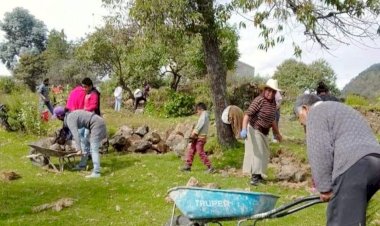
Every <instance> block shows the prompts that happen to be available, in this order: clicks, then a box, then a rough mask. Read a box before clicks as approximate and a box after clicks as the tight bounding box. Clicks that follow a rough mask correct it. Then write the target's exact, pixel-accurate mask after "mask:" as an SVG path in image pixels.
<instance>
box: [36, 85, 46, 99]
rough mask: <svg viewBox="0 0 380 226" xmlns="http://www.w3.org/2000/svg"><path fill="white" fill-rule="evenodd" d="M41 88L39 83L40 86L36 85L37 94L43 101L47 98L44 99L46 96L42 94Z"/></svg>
mask: <svg viewBox="0 0 380 226" xmlns="http://www.w3.org/2000/svg"><path fill="white" fill-rule="evenodd" d="M42 89H43V86H42V85H40V86H39V87H38V89H37V93H38V95H39V96H40V98H41V100H43V101H48V100H47V99H46V97H45V96H44V95H42Z"/></svg>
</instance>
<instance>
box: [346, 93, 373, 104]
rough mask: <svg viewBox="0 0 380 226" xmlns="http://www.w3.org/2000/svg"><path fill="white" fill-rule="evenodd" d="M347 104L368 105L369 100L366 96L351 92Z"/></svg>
mask: <svg viewBox="0 0 380 226" xmlns="http://www.w3.org/2000/svg"><path fill="white" fill-rule="evenodd" d="M346 104H347V105H350V106H368V105H369V102H368V100H367V99H366V98H365V97H362V96H359V95H354V94H350V95H348V96H347V97H346Z"/></svg>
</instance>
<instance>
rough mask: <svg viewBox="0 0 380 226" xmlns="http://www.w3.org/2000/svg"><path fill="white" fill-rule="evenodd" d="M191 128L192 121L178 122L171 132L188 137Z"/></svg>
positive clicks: (192, 126) (192, 125)
mask: <svg viewBox="0 0 380 226" xmlns="http://www.w3.org/2000/svg"><path fill="white" fill-rule="evenodd" d="M193 128H194V123H179V124H178V125H177V126H176V128H175V129H174V131H173V132H174V133H176V134H181V135H182V136H183V137H186V138H187V137H190V135H191V132H192V131H193Z"/></svg>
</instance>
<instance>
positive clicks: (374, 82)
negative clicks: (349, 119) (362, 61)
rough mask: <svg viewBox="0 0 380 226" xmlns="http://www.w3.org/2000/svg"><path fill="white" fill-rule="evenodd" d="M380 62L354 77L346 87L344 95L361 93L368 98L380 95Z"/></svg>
mask: <svg viewBox="0 0 380 226" xmlns="http://www.w3.org/2000/svg"><path fill="white" fill-rule="evenodd" d="M379 87H380V63H379V64H374V65H372V66H370V67H369V68H367V69H366V70H364V71H363V72H361V73H360V74H359V75H358V76H356V77H355V78H353V79H352V80H351V81H350V82H349V83H348V84H347V85H346V86H345V87H344V88H343V91H342V93H343V95H347V94H350V93H352V94H359V95H361V96H364V97H367V98H374V97H379V96H380V89H379Z"/></svg>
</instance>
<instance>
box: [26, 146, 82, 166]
mask: <svg viewBox="0 0 380 226" xmlns="http://www.w3.org/2000/svg"><path fill="white" fill-rule="evenodd" d="M28 146H29V147H31V148H33V151H31V152H30V155H28V156H27V157H28V158H29V159H30V160H31V161H32V162H33V163H34V164H35V165H39V166H45V165H49V166H51V167H52V168H53V169H54V170H55V171H57V172H62V171H63V168H64V165H65V163H71V160H70V159H71V158H74V157H75V156H77V153H76V152H75V151H70V152H69V151H57V150H53V149H50V148H45V147H40V146H38V145H35V144H28ZM51 157H57V158H58V162H59V170H58V169H57V167H56V166H55V165H54V164H53V163H52V162H51Z"/></svg>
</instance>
